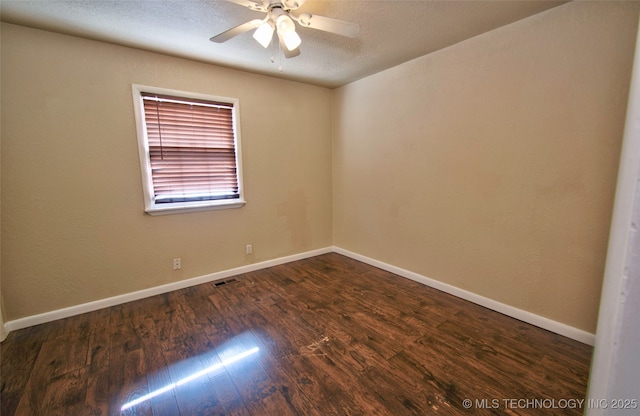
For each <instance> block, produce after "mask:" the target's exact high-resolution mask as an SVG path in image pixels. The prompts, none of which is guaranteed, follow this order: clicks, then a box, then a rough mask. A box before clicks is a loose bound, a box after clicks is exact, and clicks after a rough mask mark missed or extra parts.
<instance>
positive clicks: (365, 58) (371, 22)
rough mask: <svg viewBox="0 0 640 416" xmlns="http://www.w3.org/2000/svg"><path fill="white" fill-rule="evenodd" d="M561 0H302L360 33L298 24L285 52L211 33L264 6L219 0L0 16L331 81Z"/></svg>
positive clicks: (32, 6)
mask: <svg viewBox="0 0 640 416" xmlns="http://www.w3.org/2000/svg"><path fill="white" fill-rule="evenodd" d="M562 3H564V1H541V0H534V1H526V0H521V1H509V0H500V1H485V0H475V1H458V0H447V1H430V0H425V1H418V0H415V1H406V0H393V1H381V0H360V1H355V0H345V1H337V0H334V1H315V0H308V1H307V2H306V3H305V4H304V5H303V6H302V7H301V8H300V9H299V10H298V11H299V12H306V13H313V14H318V15H323V16H327V17H332V18H337V19H341V20H346V21H349V22H354V23H358V24H359V25H360V33H359V35H358V37H357V38H355V39H351V38H346V37H342V36H338V35H334V34H330V33H326V32H322V31H318V30H313V29H309V28H299V29H298V33H299V34H300V36H301V38H302V46H301V47H300V49H301V51H302V53H301V55H299V56H297V57H295V58H291V59H285V58H284V57H281V55H280V52H279V51H278V50H277V48H275V47H272V48H269V49H264V48H262V46H260V45H259V44H258V43H257V42H256V41H255V40H254V39H253V38H252V37H251V32H247V33H244V34H242V35H239V36H237V37H235V38H233V39H231V40H229V41H227V42H226V43H222V44H217V43H213V42H210V41H209V38H210V37H211V36H213V35H216V34H218V33H220V32H222V31H225V30H227V29H229V28H231V27H233V26H236V25H238V24H241V23H244V22H246V21H248V20H251V19H256V18H262V17H263V16H264V13H260V12H255V11H252V10H249V9H248V8H245V7H242V6H239V5H237V4H234V3H230V2H227V1H224V0H208V1H206V0H196V1H192V0H173V1H169V0H166V1H163V0H157V1H152V0H147V1H135V0H119V1H104V0H93V1H88V0H87V1H77V0H76V1H59V0H49V1H29V0H20V1H12V0H2V1H1V2H0V16H1V18H2V21H5V22H9V23H14V24H19V25H24V26H29V27H34V28H40V29H45V30H50V31H53V32H59V33H64V34H70V35H75V36H80V37H84V38H88V39H95V40H100V41H104V42H110V43H115V44H119V45H124V46H131V47H135V48H140V49H144V50H149V51H154V52H160V53H165V54H169V55H174V56H179V57H184V58H189V59H195V60H198V61H202V62H208V63H213V64H217V65H222V66H227V67H231V68H237V69H242V70H247V71H251V72H257V73H262V74H268V75H273V76H277V77H282V78H287V79H292V80H298V81H302V82H307V83H310V84H315V85H321V86H326V87H337V86H340V85H344V84H346V83H349V82H351V81H354V80H357V79H360V78H363V77H365V76H367V75H370V74H373V73H376V72H379V71H382V70H384V69H386V68H390V67H392V66H395V65H398V64H400V63H402V62H406V61H409V60H411V59H414V58H417V57H419V56H422V55H425V54H428V53H431V52H434V51H437V50H438V49H442V48H445V47H447V46H450V45H453V44H455V43H458V42H460V41H463V40H465V39H468V38H470V37H473V36H476V35H479V34H481V33H484V32H487V31H489V30H492V29H495V28H497V27H500V26H503V25H506V24H509V23H511V22H514V21H516V20H519V19H523V18H525V17H527V16H530V15H533V14H535V13H539V12H541V11H544V10H546V9H549V8H551V7H555V6H558V5H560V4H562ZM271 57H274V58H275V63H272V62H271V61H272V60H271ZM279 65H282V71H281V72H280V71H279V68H278V66H279Z"/></svg>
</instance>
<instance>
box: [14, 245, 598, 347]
mask: <svg viewBox="0 0 640 416" xmlns="http://www.w3.org/2000/svg"><path fill="white" fill-rule="evenodd" d="M331 252H335V253H338V254H342V255H344V256H347V257H350V258H352V259H355V260H358V261H361V262H363V263H367V264H370V265H372V266H375V267H378V268H380V269H383V270H386V271H388V272H391V273H394V274H397V275H398V276H402V277H405V278H407V279H411V280H414V281H416V282H418V283H422V284H424V285H426V286H429V287H432V288H434V289H438V290H441V291H443V292H445V293H449V294H451V295H453V296H457V297H459V298H461V299H464V300H467V301H469V302H473V303H475V304H478V305H481V306H484V307H485V308H489V309H492V310H494V311H497V312H500V313H502V314H505V315H507V316H510V317H512V318H515V319H518V320H520V321H523V322H526V323H529V324H532V325H535V326H537V327H540V328H543V329H546V330H548V331H551V332H555V333H557V334H560V335H563V336H566V337H568V338H571V339H575V340H576V341H580V342H582V343H585V344H588V345H593V344H594V342H595V335H594V334H592V333H589V332H586V331H583V330H581V329H577V328H574V327H572V326H569V325H566V324H563V323H560V322H557V321H554V320H551V319H548V318H545V317H542V316H540V315H536V314H534V313H531V312H527V311H525V310H522V309H518V308H516V307H513V306H509V305H506V304H504V303H501V302H498V301H495V300H493V299H489V298H486V297H484V296H480V295H478V294H475V293H473V292H469V291H467V290H464V289H460V288H458V287H455V286H451V285H449V284H446V283H443V282H440V281H438V280H434V279H430V278H428V277H425V276H422V275H419V274H417V273H414V272H411V271H409V270H405V269H402V268H400V267H396V266H393V265H390V264H387V263H384V262H381V261H378V260H375V259H372V258H369V257H366V256H363V255H360V254H357V253H354V252H351V251H348V250H345V249H343V248H340V247H335V246H334V247H326V248H321V249H318V250H312V251H307V252H304V253H299V254H294V255H291V256H285V257H280V258H277V259H272V260H267V261H263V262H260V263H254V264H249V265H246V266H241V267H237V268H234V269H228V270H223V271H220V272H215V273H211V274H207V275H204V276H199V277H194V278H191V279H186V280H181V281H179V282H173V283H169V284H166V285H162V286H156V287H152V288H149V289H143V290H139V291H136V292H131V293H125V294H123V295H118V296H113V297H110V298H106V299H101V300H97V301H93V302H88V303H83V304H81V305H76V306H70V307H68V308H64V309H58V310H55V311H51V312H45V313H42V314H38V315H32V316H27V317H25V318H20V319H16V320H13V321H8V322H5V324H4V332H5V334H8V333H9V332H10V331H13V330H17V329H22V328H27V327H30V326H34V325H39V324H43V323H46V322H51V321H55V320H57V319H62V318H68V317H70V316H74V315H80V314H82V313H86V312H92V311H96V310H98V309H103V308H108V307H110V306H115V305H120V304H122V303H127V302H131V301H134V300H139V299H144V298H148V297H150V296H155V295H160V294H162V293H167V292H171V291H173V290H178V289H184V288H186V287H191V286H195V285H199V284H202V283H207V282H212V281H216V280H223V279H226V278H228V277H231V276H236V275H239V274H242V273H249V272H252V271H256V270H260V269H266V268H267V267H272V266H277V265H280V264H285V263H290V262H292V261H296V260H302V259H306V258H309V257H314V256H319V255H321V254H326V253H331Z"/></svg>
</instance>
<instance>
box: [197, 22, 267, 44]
mask: <svg viewBox="0 0 640 416" xmlns="http://www.w3.org/2000/svg"><path fill="white" fill-rule="evenodd" d="M262 22H263V20H262V19H253V20H250V21H248V22H247V23H243V24H241V25H238V26H236V27H232V28H231V29H229V30H225V31H224V32H222V33H218V34H217V35H215V36H213V37H211V38H210V39H209V40H210V41H211V42H216V43H222V42H226V41H228V40H229V39H231V38H232V37H234V36H238V35H239V34H241V33H244V32H248V31H250V30H251V29H255V28H257V27H258V26H260V25H261V24H262Z"/></svg>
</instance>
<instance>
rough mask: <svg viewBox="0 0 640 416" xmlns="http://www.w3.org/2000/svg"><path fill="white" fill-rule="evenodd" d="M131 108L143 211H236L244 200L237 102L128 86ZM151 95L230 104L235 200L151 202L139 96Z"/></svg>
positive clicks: (149, 164) (147, 160)
mask: <svg viewBox="0 0 640 416" xmlns="http://www.w3.org/2000/svg"><path fill="white" fill-rule="evenodd" d="M131 89H132V92H133V108H134V113H135V119H136V131H137V136H138V153H139V155H140V171H141V173H142V189H143V193H144V205H145V212H146V213H147V214H150V215H165V214H179V213H187V212H194V211H205V210H216V209H230V208H240V207H242V206H243V205H244V204H245V203H246V201H245V199H244V192H243V188H244V187H243V182H242V151H241V146H240V123H239V120H240V116H239V115H240V103H239V100H238V99H237V98H228V97H219V96H213V95H208V94H199V93H194V92H186V91H178V90H173V89H167V88H158V87H152V86H147V85H139V84H132V85H131ZM143 92H144V93H153V94H164V95H173V96H177V97H183V98H192V99H197V100H208V101H215V102H222V103H228V104H232V105H233V110H232V114H233V132H234V138H235V154H236V175H237V178H238V194H239V198H234V199H221V200H209V201H189V202H171V203H162V204H156V203H155V201H154V197H153V195H154V192H153V181H152V176H151V161H150V157H149V141H148V138H147V128H146V124H145V119H144V104H143V100H142V96H141V93H143Z"/></svg>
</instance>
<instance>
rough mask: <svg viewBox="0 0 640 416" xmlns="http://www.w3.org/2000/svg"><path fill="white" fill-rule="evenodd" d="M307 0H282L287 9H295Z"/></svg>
mask: <svg viewBox="0 0 640 416" xmlns="http://www.w3.org/2000/svg"><path fill="white" fill-rule="evenodd" d="M305 1H306V0H282V5H283V6H284V7H285V8H286V9H287V10H295V9H297V8H299V7H302V5H303V4H304V3H305Z"/></svg>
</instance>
